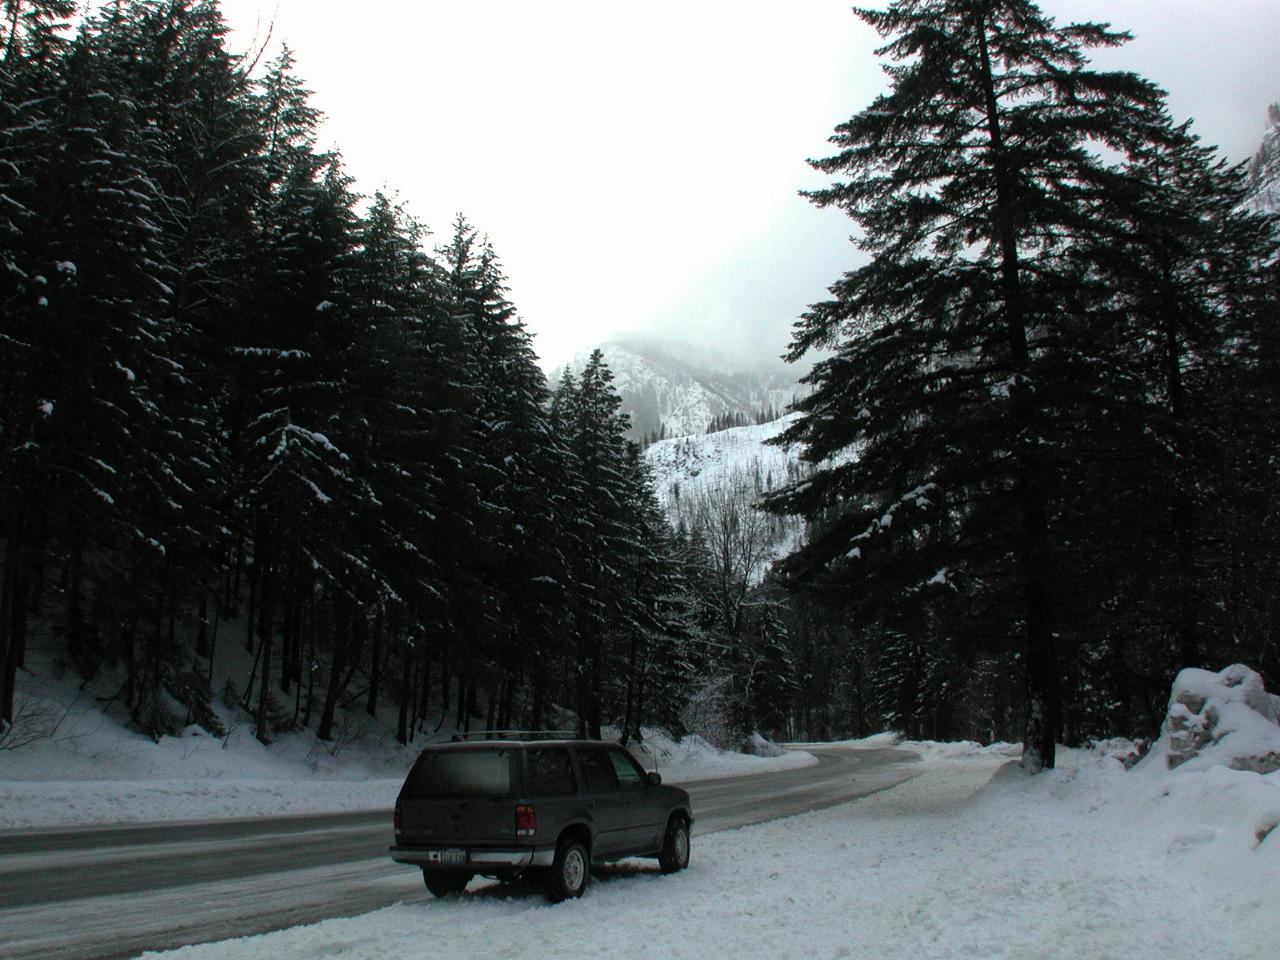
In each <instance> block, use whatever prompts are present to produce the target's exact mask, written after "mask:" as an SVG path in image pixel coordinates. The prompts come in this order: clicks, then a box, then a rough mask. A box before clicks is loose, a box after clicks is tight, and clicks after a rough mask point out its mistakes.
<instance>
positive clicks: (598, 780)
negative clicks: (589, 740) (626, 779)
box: [577, 749, 618, 793]
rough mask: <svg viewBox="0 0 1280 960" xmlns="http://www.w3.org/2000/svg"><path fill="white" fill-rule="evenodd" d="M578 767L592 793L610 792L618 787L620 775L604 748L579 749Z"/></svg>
mask: <svg viewBox="0 0 1280 960" xmlns="http://www.w3.org/2000/svg"><path fill="white" fill-rule="evenodd" d="M577 754H578V769H579V771H581V773H582V775H583V779H584V780H585V781H586V783H587V789H588V790H590V791H591V792H592V793H609V792H611V791H614V790H617V789H618V775H617V774H616V773H614V771H613V764H612V763H610V762H609V758H608V757H607V756H605V752H604V751H603V750H591V749H587V750H578V751H577Z"/></svg>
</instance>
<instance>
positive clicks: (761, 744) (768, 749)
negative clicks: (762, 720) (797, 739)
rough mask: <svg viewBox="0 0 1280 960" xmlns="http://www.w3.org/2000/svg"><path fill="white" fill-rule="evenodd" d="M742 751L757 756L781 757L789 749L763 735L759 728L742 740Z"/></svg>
mask: <svg viewBox="0 0 1280 960" xmlns="http://www.w3.org/2000/svg"><path fill="white" fill-rule="evenodd" d="M742 752H743V753H749V754H751V755H752V756H755V757H780V756H782V755H783V754H784V753H786V752H787V751H786V750H784V749H783V748H782V747H780V746H778V745H777V744H776V743H774V742H773V741H772V740H769V739H766V738H765V737H762V736H761V735H760V732H759V731H758V730H753V731H751V735H750V736H748V737H747V738H746V739H745V740H744V741H743V742H742Z"/></svg>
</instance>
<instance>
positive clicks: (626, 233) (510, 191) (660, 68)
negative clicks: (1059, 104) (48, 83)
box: [222, 0, 1280, 366]
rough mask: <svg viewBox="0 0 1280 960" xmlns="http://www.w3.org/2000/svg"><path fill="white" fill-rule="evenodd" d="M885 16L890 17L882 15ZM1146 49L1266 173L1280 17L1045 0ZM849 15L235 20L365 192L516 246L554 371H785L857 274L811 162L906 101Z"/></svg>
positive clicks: (358, 11) (514, 2)
mask: <svg viewBox="0 0 1280 960" xmlns="http://www.w3.org/2000/svg"><path fill="white" fill-rule="evenodd" d="M868 2H870V0H868ZM1043 5H1044V7H1045V8H1046V9H1047V10H1049V11H1050V12H1052V13H1054V14H1055V15H1057V16H1058V17H1059V19H1060V20H1066V19H1074V20H1079V19H1094V20H1099V19H1108V20H1110V21H1111V22H1112V23H1113V24H1114V25H1115V26H1117V27H1122V28H1125V29H1128V30H1130V31H1131V32H1133V33H1134V34H1135V36H1136V39H1135V41H1134V42H1133V43H1132V44H1129V45H1128V46H1127V47H1125V48H1123V49H1121V50H1120V51H1116V52H1107V53H1106V60H1105V61H1103V63H1104V64H1105V65H1106V66H1108V67H1123V68H1126V69H1133V70H1136V71H1138V72H1140V73H1143V74H1145V75H1146V76H1148V77H1150V78H1152V79H1154V80H1155V81H1156V82H1158V83H1160V84H1161V85H1162V86H1163V87H1165V88H1166V89H1167V90H1168V91H1169V94H1170V104H1171V107H1172V110H1173V112H1174V115H1175V116H1176V117H1178V118H1180V119H1183V118H1187V117H1192V118H1194V119H1195V121H1196V124H1195V129H1196V130H1197V131H1198V132H1199V133H1200V135H1201V137H1202V138H1203V139H1204V140H1205V141H1206V142H1209V143H1213V144H1216V145H1218V146H1219V147H1220V148H1221V150H1222V152H1223V153H1224V154H1225V155H1226V156H1227V157H1229V158H1231V159H1233V160H1245V159H1248V157H1250V156H1251V155H1252V153H1253V151H1254V150H1255V149H1256V148H1257V145H1258V142H1259V141H1260V139H1261V137H1262V134H1263V132H1264V130H1265V126H1266V124H1265V121H1266V108H1267V105H1268V104H1269V103H1271V102H1274V101H1278V100H1280V55H1277V41H1278V40H1280V0H1046V2H1045V3H1044V4H1043ZM850 6H851V4H850V3H849V2H848V0H788V2H779V0H681V2H668V0H646V2H645V3H622V2H608V0H412V2H410V0H363V2H362V3H359V4H353V3H351V2H350V0H223V2H222V8H223V11H224V13H225V15H226V17H227V19H228V21H229V22H230V24H231V25H232V27H233V28H234V33H233V37H232V40H231V45H232V47H233V48H242V49H243V48H247V47H249V46H250V44H251V42H252V41H253V40H254V38H255V37H257V38H258V39H261V38H262V35H263V33H264V32H265V29H266V26H267V24H268V23H270V22H271V21H272V19H274V21H275V28H274V34H273V38H272V41H273V46H275V45H278V43H279V42H280V41H281V40H283V41H285V42H287V43H288V44H289V45H290V46H291V47H292V48H293V49H294V52H295V54H296V57H297V61H298V72H299V74H300V75H301V76H302V78H303V79H304V80H305V81H306V82H307V84H308V86H309V87H310V88H311V89H312V90H313V91H314V92H315V96H314V98H313V103H314V104H315V106H317V107H319V108H320V109H321V110H323V111H324V112H325V114H326V116H327V120H326V123H325V127H324V138H325V141H326V145H330V144H336V145H337V146H339V147H340V148H341V150H342V153H343V156H344V158H345V160H346V164H347V167H348V170H349V171H350V172H351V173H352V175H354V176H355V177H356V179H357V182H358V184H359V186H360V187H361V189H362V190H364V191H366V192H372V191H373V190H374V189H378V188H390V189H392V190H395V191H397V192H398V193H399V196H400V198H401V199H402V200H404V201H405V202H406V204H407V206H408V207H409V209H410V210H411V211H412V212H413V213H414V214H415V215H416V216H417V217H419V219H421V220H423V221H424V222H425V223H426V224H427V226H428V227H430V228H431V229H432V230H433V231H435V238H436V240H437V241H439V242H443V241H444V240H445V239H447V237H446V234H447V233H448V230H449V226H450V223H451V222H452V220H453V216H454V214H455V213H456V212H459V211H461V212H463V213H465V214H466V215H467V216H468V218H470V220H471V221H472V222H473V223H474V224H475V225H476V226H477V227H479V228H480V229H481V230H483V231H484V232H486V233H487V234H488V235H489V237H490V238H491V240H492V241H493V244H494V247H495V249H496V250H497V253H498V256H499V257H500V259H501V260H502V262H503V264H504V266H505V269H506V272H507V275H508V277H509V280H510V286H511V297H512V300H513V301H514V302H515V304H516V306H517V307H518V308H519V311H520V313H521V315H522V316H523V318H524V320H525V322H526V323H527V324H528V326H529V328H530V330H532V331H533V333H534V335H535V346H536V349H537V351H538V353H539V354H540V355H541V356H542V358H543V361H544V364H545V365H547V366H551V365H554V364H556V363H559V362H562V361H563V360H564V359H566V358H567V357H568V355H569V354H570V353H572V352H573V351H575V350H579V349H582V348H585V347H590V346H593V345H595V344H596V343H599V342H601V341H603V340H604V339H606V338H607V337H608V336H609V335H610V334H614V333H619V332H629V331H647V332H653V333H659V334H664V335H672V336H676V337H680V338H682V339H685V340H688V341H691V342H706V343H716V344H719V345H721V346H722V347H724V348H727V349H729V350H732V351H736V352H739V353H742V354H748V355H755V356H761V357H768V356H776V355H778V354H779V353H781V352H782V351H783V350H784V349H785V347H786V343H787V339H788V332H789V329H790V325H791V323H792V321H793V320H794V319H795V317H796V316H797V315H798V314H799V313H800V312H801V311H802V310H803V309H804V308H805V306H806V305H807V304H809V303H811V302H813V301H815V300H818V299H820V298H822V297H823V296H824V295H825V288H826V287H827V285H828V284H830V283H831V282H832V281H834V280H835V279H836V278H837V277H838V276H839V274H840V273H841V271H843V270H845V269H848V268H849V267H850V266H851V265H852V263H853V260H852V248H851V247H850V246H849V244H848V240H847V237H848V234H849V226H850V225H849V222H848V221H847V220H846V219H845V218H844V217H843V216H842V215H841V214H838V213H835V212H832V211H819V210H817V209H815V208H813V207H812V206H811V205H809V204H808V203H807V202H806V201H805V200H803V199H802V198H800V197H798V196H797V191H798V190H799V189H802V188H804V187H813V186H819V185H821V184H822V182H823V181H822V179H820V178H818V177H817V175H815V174H814V173H813V171H811V170H810V169H809V168H808V166H807V165H806V164H805V159H806V158H808V157H813V156H822V155H824V154H825V153H826V150H827V144H826V137H827V136H828V135H829V133H830V131H831V129H832V128H833V127H834V126H835V124H836V123H838V122H839V121H841V120H843V119H845V118H847V117H848V116H849V115H850V114H851V113H853V112H854V111H856V110H857V109H859V108H861V107H862V106H864V105H865V104H866V103H867V102H868V101H869V100H870V98H871V97H872V96H874V95H875V94H876V93H877V92H878V91H879V90H880V89H881V88H882V84H883V79H882V77H883V75H882V74H881V72H880V69H879V66H878V64H877V61H876V59H875V57H874V55H873V54H872V52H871V51H872V50H873V48H874V47H875V46H876V38H875V36H874V35H873V34H872V33H871V32H870V31H869V30H867V29H866V28H865V27H864V26H863V25H862V23H861V21H859V20H858V19H857V18H856V17H855V16H853V14H852V13H851V12H850Z"/></svg>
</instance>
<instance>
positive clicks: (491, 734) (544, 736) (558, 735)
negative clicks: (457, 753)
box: [453, 730, 576, 743]
mask: <svg viewBox="0 0 1280 960" xmlns="http://www.w3.org/2000/svg"><path fill="white" fill-rule="evenodd" d="M574 739H576V734H574V733H573V732H572V731H569V730H474V731H472V732H470V733H455V734H454V735H453V742H454V743H463V742H466V741H470V740H574Z"/></svg>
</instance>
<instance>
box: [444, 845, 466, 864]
mask: <svg viewBox="0 0 1280 960" xmlns="http://www.w3.org/2000/svg"><path fill="white" fill-rule="evenodd" d="M440 862H441V863H442V864H445V865H446V866H450V867H465V866H466V865H467V851H465V850H458V849H452V850H441V851H440Z"/></svg>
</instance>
